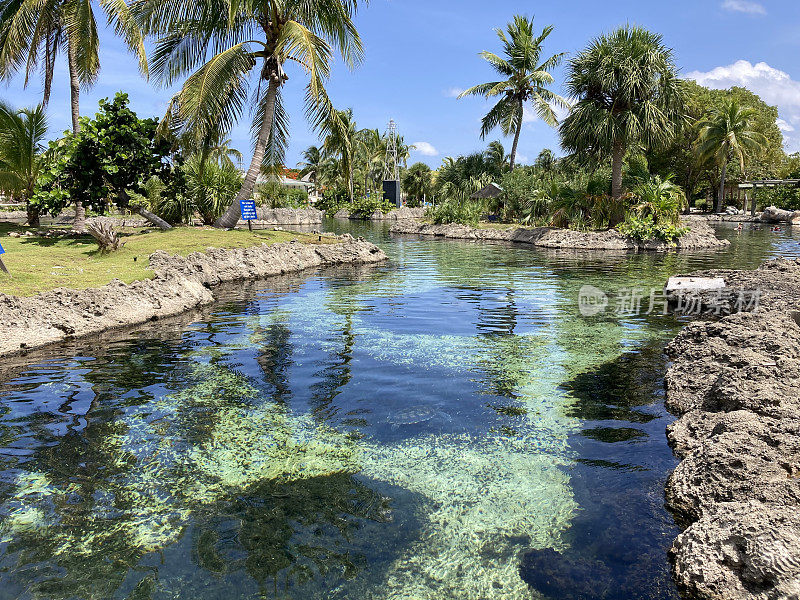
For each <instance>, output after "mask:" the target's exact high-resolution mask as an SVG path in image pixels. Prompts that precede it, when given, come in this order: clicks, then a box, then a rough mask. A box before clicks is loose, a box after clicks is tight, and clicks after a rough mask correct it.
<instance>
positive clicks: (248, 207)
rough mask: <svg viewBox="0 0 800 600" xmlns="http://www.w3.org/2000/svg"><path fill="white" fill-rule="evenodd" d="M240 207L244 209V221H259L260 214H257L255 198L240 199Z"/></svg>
mask: <svg viewBox="0 0 800 600" xmlns="http://www.w3.org/2000/svg"><path fill="white" fill-rule="evenodd" d="M239 207H240V208H241V211H242V220H243V221H257V220H258V214H256V201H255V200H239Z"/></svg>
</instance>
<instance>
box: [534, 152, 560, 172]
mask: <svg viewBox="0 0 800 600" xmlns="http://www.w3.org/2000/svg"><path fill="white" fill-rule="evenodd" d="M533 166H534V167H536V168H537V169H539V170H540V171H541V172H542V173H547V174H548V175H552V173H553V171H554V170H555V168H556V155H555V154H554V153H553V151H552V150H550V148H544V149H543V150H542V151H541V152H539V155H538V156H537V157H536V160H535V161H534V163H533Z"/></svg>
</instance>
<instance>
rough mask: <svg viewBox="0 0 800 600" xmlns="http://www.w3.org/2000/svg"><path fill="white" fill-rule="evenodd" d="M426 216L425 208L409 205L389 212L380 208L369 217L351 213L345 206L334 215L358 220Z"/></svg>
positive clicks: (407, 218)
mask: <svg viewBox="0 0 800 600" xmlns="http://www.w3.org/2000/svg"><path fill="white" fill-rule="evenodd" d="M424 216H425V209H424V208H409V207H407V206H403V207H401V208H398V209H395V210H392V211H389V212H388V213H383V212H381V211H379V210H376V211H375V212H374V213H372V214H371V215H370V216H369V217H367V218H363V219H362V218H361V217H357V216H354V215H351V214H350V211H349V210H347V209H345V208H343V209H341V210H339V211H337V212H336V213H335V214H334V215H333V218H334V219H353V220H356V221H405V220H409V219H421V218H422V217H424Z"/></svg>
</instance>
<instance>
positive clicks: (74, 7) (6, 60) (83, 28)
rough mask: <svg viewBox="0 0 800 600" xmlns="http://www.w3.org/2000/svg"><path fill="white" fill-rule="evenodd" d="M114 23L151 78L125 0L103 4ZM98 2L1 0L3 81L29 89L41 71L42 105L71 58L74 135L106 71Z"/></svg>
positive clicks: (102, 0) (79, 222)
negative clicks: (20, 80)
mask: <svg viewBox="0 0 800 600" xmlns="http://www.w3.org/2000/svg"><path fill="white" fill-rule="evenodd" d="M98 1H99V4H100V7H101V9H102V11H103V12H104V13H105V14H106V17H107V20H108V22H109V23H110V24H111V25H113V26H114V29H115V31H116V33H117V34H118V35H119V36H120V37H122V39H123V40H124V41H125V43H126V44H127V46H128V48H129V49H130V50H131V51H132V52H134V53H135V54H136V56H137V57H138V58H139V68H140V69H141V71H142V73H144V74H147V60H146V58H145V48H144V38H143V36H142V34H141V31H140V30H139V28H138V27H137V26H136V24H135V22H134V21H133V18H132V16H131V12H130V9H129V7H128V5H127V4H126V2H124V1H123V0H98ZM99 46H100V38H99V37H98V34H97V22H96V20H95V15H94V9H93V7H92V0H0V79H4V80H8V79H10V78H11V77H13V76H14V75H16V74H17V73H19V72H20V71H23V72H24V73H25V85H26V86H27V85H28V82H29V80H30V78H31V76H32V75H34V74H35V73H36V71H37V70H41V73H42V78H43V81H44V86H43V94H42V106H43V107H46V106H47V103H48V101H49V100H50V92H51V89H52V82H53V75H54V73H55V63H56V58H57V57H58V53H59V52H63V53H65V54H66V56H67V66H68V72H69V86H70V113H71V115H72V131H73V133H78V132H79V131H80V128H81V125H80V89H81V87H89V86H91V85H92V84H93V83H94V82H95V80H96V79H97V74H98V72H99V70H100V57H99V54H98V48H99ZM73 201H74V203H75V229H76V230H77V231H83V229H84V222H85V220H86V211H85V210H84V208H83V204H82V202H81V199H80V198H74V199H73Z"/></svg>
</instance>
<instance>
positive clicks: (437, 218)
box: [425, 200, 485, 227]
mask: <svg viewBox="0 0 800 600" xmlns="http://www.w3.org/2000/svg"><path fill="white" fill-rule="evenodd" d="M484 209H485V207H484V205H483V204H482V203H481V202H476V201H473V200H466V201H458V200H447V201H445V202H442V203H441V204H437V205H436V206H431V207H429V208H428V209H427V210H426V211H425V217H426V218H428V219H430V220H431V221H433V222H434V223H436V224H437V225H441V224H447V223H458V224H461V225H471V226H473V227H474V226H476V225H477V224H478V221H479V220H480V218H481V216H482V215H483V212H484Z"/></svg>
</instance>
